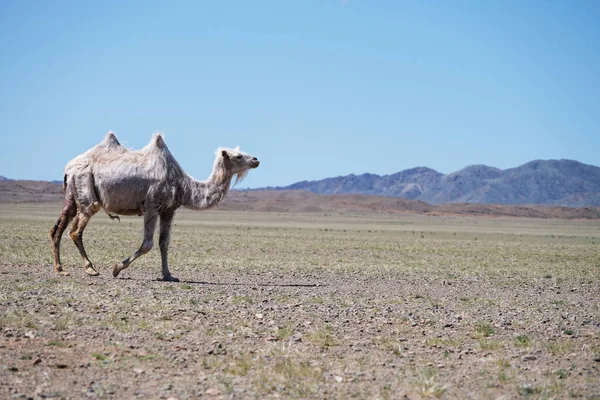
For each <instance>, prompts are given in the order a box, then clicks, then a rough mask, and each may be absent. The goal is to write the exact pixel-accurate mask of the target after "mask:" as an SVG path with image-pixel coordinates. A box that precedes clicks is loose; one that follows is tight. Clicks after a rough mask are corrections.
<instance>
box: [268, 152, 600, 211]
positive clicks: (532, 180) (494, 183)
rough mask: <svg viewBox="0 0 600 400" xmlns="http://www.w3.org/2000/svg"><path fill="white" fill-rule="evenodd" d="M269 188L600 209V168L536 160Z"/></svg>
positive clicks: (439, 201) (437, 201)
mask: <svg viewBox="0 0 600 400" xmlns="http://www.w3.org/2000/svg"><path fill="white" fill-rule="evenodd" d="M266 189H269V190H306V191H310V192H313V193H319V194H338V193H353V194H369V195H378V196H388V197H402V198H405V199H410V200H421V201H424V202H426V203H430V204H444V203H482V204H540V205H560V206H569V207H583V206H600V167H596V166H593V165H588V164H583V163H580V162H578V161H573V160H535V161H531V162H528V163H526V164H523V165H521V166H519V167H516V168H510V169H506V170H501V169H498V168H493V167H488V166H486V165H471V166H468V167H466V168H464V169H461V170H460V171H456V172H452V173H450V174H447V175H444V174H442V173H440V172H437V171H435V170H433V169H430V168H425V167H418V168H412V169H407V170H404V171H401V172H398V173H395V174H391V175H384V176H379V175H375V174H362V175H354V174H351V175H346V176H339V177H336V178H326V179H322V180H319V181H302V182H297V183H294V184H292V185H289V186H285V187H275V188H266Z"/></svg>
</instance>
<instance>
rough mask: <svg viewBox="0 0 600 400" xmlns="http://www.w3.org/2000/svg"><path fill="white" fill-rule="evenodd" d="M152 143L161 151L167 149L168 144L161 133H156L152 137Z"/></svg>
mask: <svg viewBox="0 0 600 400" xmlns="http://www.w3.org/2000/svg"><path fill="white" fill-rule="evenodd" d="M150 143H151V144H153V145H155V146H156V147H158V148H159V149H165V148H167V144H166V143H165V139H163V137H162V135H161V134H160V133H159V132H156V133H155V134H154V135H153V136H152V140H150Z"/></svg>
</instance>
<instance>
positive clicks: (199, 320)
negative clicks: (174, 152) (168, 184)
mask: <svg viewBox="0 0 600 400" xmlns="http://www.w3.org/2000/svg"><path fill="white" fill-rule="evenodd" d="M60 208H61V205H60V204H58V203H50V204H48V203H41V204H0V330H1V336H0V398H36V399H37V398H67V399H71V398H72V399H79V398H119V399H122V398H165V399H168V398H175V399H188V398H198V397H202V398H257V399H263V398H316V399H325V398H327V399H329V398H358V399H363V398H364V399H375V398H381V399H399V398H408V399H419V398H448V399H454V398H460V399H470V398H471V399H482V398H490V399H491V398H506V399H512V398H520V397H525V398H544V399H546V398H548V399H550V398H556V399H564V398H588V399H589V398H596V399H598V398H600V221H599V220H597V219H596V220H557V219H526V218H489V217H467V216H460V217H458V216H443V215H442V216H424V215H411V214H402V213H396V214H393V215H386V214H373V215H337V214H335V213H304V214H303V213H277V212H269V213H260V212H239V211H231V212H230V211H208V212H192V211H187V210H182V211H180V212H178V215H177V216H176V220H175V226H174V228H173V236H172V241H171V247H170V265H171V272H172V273H173V275H174V276H176V277H178V278H180V279H181V282H179V283H167V282H160V281H156V278H157V277H158V276H159V275H160V256H159V251H158V248H157V247H158V246H156V247H155V248H154V249H153V250H152V251H151V252H150V253H149V254H147V255H146V256H144V257H142V258H141V259H139V260H137V261H136V262H135V263H134V264H133V265H132V266H131V267H130V268H129V269H127V270H125V271H123V272H122V273H121V275H120V276H119V278H118V279H115V278H113V277H112V275H111V266H112V265H113V264H114V263H115V262H117V261H119V260H121V259H123V258H125V257H126V256H128V255H129V254H131V253H132V252H133V251H134V250H135V249H137V248H138V247H139V245H140V242H141V231H142V220H141V218H133V217H130V218H127V217H122V218H121V222H117V221H111V220H110V219H109V218H108V217H107V216H106V215H104V214H103V213H102V212H100V213H98V214H97V215H96V216H95V217H94V218H93V219H92V221H91V222H90V225H89V226H88V229H87V230H86V232H85V235H84V243H85V245H86V248H87V251H88V254H89V256H90V258H91V260H92V262H93V263H94V265H95V266H96V268H97V269H98V271H99V272H100V274H101V275H100V276H98V277H89V276H87V275H85V273H84V271H83V268H82V265H81V260H80V258H79V255H78V252H77V250H76V248H75V246H74V245H73V244H72V242H71V240H70V239H69V237H68V234H65V236H64V237H63V245H62V250H63V263H64V266H65V269H66V270H67V271H68V272H70V273H71V276H69V277H59V276H56V275H55V274H54V273H53V269H52V265H51V260H52V258H51V256H52V255H51V250H50V240H49V230H50V228H51V227H52V225H53V224H54V222H55V220H56V218H57V216H58V214H59V212H60Z"/></svg>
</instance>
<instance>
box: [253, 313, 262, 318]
mask: <svg viewBox="0 0 600 400" xmlns="http://www.w3.org/2000/svg"><path fill="white" fill-rule="evenodd" d="M254 318H256V319H262V318H263V315H262V314H260V313H259V314H256V315H255V316H254Z"/></svg>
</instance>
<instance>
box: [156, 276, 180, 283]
mask: <svg viewBox="0 0 600 400" xmlns="http://www.w3.org/2000/svg"><path fill="white" fill-rule="evenodd" d="M159 281H163V282H179V279H178V278H175V277H174V276H173V275H169V276H163V277H162V278H160V279H159Z"/></svg>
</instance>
